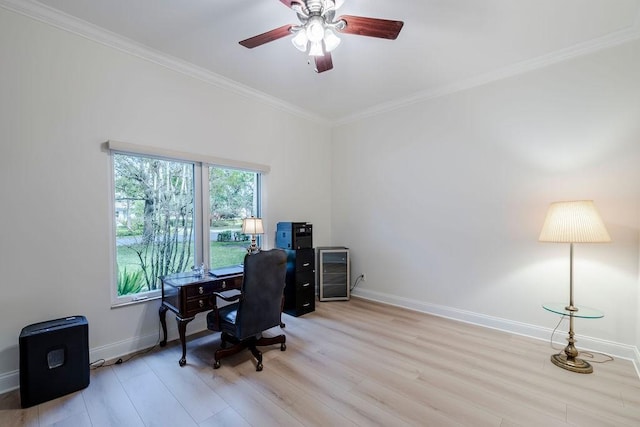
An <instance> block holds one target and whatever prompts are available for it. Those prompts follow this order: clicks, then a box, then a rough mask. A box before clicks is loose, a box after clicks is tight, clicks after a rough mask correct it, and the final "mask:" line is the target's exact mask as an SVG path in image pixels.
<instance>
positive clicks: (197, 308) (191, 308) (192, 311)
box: [185, 295, 213, 317]
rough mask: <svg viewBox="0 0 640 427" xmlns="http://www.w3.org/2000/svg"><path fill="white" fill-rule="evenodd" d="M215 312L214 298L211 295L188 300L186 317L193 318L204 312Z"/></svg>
mask: <svg viewBox="0 0 640 427" xmlns="http://www.w3.org/2000/svg"><path fill="white" fill-rule="evenodd" d="M208 310H213V298H212V297H211V295H204V296H202V297H201V298H192V299H190V300H187V313H186V315H185V317H192V316H195V315H196V314H198V313H201V312H203V311H208Z"/></svg>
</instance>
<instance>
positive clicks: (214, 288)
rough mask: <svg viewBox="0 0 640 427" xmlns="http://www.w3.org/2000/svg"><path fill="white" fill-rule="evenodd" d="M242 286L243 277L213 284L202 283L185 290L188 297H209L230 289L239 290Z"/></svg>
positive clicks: (213, 282)
mask: <svg viewBox="0 0 640 427" xmlns="http://www.w3.org/2000/svg"><path fill="white" fill-rule="evenodd" d="M241 286H242V277H231V278H228V279H218V280H214V281H212V282H206V283H200V284H196V285H193V286H188V287H186V289H185V292H186V297H187V298H193V297H208V296H209V295H211V293H213V292H222V291H226V290H228V289H239V288H240V287H241Z"/></svg>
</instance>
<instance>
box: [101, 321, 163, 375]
mask: <svg viewBox="0 0 640 427" xmlns="http://www.w3.org/2000/svg"><path fill="white" fill-rule="evenodd" d="M159 344H160V323H158V340H157V341H156V343H155V344H154V345H153V346H151V347H149V348H147V349H145V350H141V351H137V352H134V353H132V354H130V355H129V357H128V358H126V359H123V358H122V357H119V358H118V359H117V360H116V361H115V362H111V363H107V361H106V360H105V359H98V360H95V361H93V362H91V363H89V369H98V368H105V367H107V366H113V365H122V364H123V363H125V362H128V361H129V360H131V359H133V358H134V357H137V356H142V355H143V354H147V353H149V352H150V351H152V350H153V349H155V348H156V347H158V345H159Z"/></svg>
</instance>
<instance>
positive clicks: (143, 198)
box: [113, 152, 260, 297]
mask: <svg viewBox="0 0 640 427" xmlns="http://www.w3.org/2000/svg"><path fill="white" fill-rule="evenodd" d="M201 174H208V179H206V178H205V179H204V180H203V179H201V178H200V176H201ZM113 176H114V189H115V191H114V206H115V232H116V236H115V241H116V248H115V251H116V268H117V297H122V296H131V295H135V294H141V293H145V292H151V291H154V290H155V291H157V289H159V287H160V282H159V277H161V276H164V275H167V274H171V273H179V272H185V271H190V270H191V269H192V268H193V266H194V265H197V264H199V263H204V264H207V266H208V267H209V268H220V267H226V266H231V265H239V264H241V263H242V261H243V259H244V255H245V253H246V248H247V246H248V244H249V243H248V240H249V237H248V236H245V235H243V234H242V232H241V227H242V219H243V218H246V217H248V216H252V215H253V216H259V189H260V187H259V183H260V174H259V173H257V172H252V171H242V170H237V169H231V168H225V167H218V166H207V167H203V166H202V165H201V164H198V163H194V162H185V161H181V160H177V159H176V160H174V159H161V158H154V157H148V156H142V155H134V154H128V153H117V152H116V153H114V154H113ZM195 182H205V183H207V185H208V188H203V190H202V192H201V194H202V196H200V197H201V199H200V200H197V201H196V197H197V195H196V189H195V185H194V183H195ZM205 187H206V186H205ZM196 202H197V203H196ZM198 203H201V204H200V205H199V204H198ZM196 206H209V208H210V209H209V212H210V213H209V217H208V218H200V216H201V215H199V214H198V213H199V212H200V211H201V210H200V208H196ZM203 229H205V230H207V229H208V231H209V241H208V242H206V241H205V242H200V240H201V237H200V236H203V235H206V233H202V232H201V230H203ZM203 260H205V261H203ZM206 260H208V263H207V262H206Z"/></svg>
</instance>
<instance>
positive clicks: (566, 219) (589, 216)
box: [538, 200, 611, 373]
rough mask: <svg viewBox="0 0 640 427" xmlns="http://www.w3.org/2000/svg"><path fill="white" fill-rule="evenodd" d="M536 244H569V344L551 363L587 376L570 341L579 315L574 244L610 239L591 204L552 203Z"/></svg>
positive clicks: (588, 369)
mask: <svg viewBox="0 0 640 427" xmlns="http://www.w3.org/2000/svg"><path fill="white" fill-rule="evenodd" d="M538 240H539V241H541V242H554V243H569V305H567V306H566V307H565V310H566V311H567V312H568V313H569V338H567V341H568V342H569V344H568V345H567V347H566V348H565V349H564V354H562V353H559V354H554V355H553V356H551V361H552V362H553V364H554V365H556V366H559V367H560V368H563V369H567V370H569V371H573V372H580V373H590V372H592V371H593V368H592V367H591V365H590V364H589V363H588V362H586V361H584V360H582V359H579V358H578V357H577V356H578V350H576V347H575V345H574V344H575V340H574V338H573V336H574V332H573V317H574V315H577V314H576V313H577V312H578V307H576V306H575V305H574V304H573V244H574V243H606V242H610V241H611V237H609V233H608V232H607V229H606V227H605V226H604V223H603V222H602V218H600V215H599V214H598V211H597V210H596V207H595V205H594V204H593V201H592V200H576V201H569V202H554V203H551V205H550V206H549V210H548V211H547V217H546V218H545V220H544V225H543V226H542V231H541V232H540V237H539V239H538Z"/></svg>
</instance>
